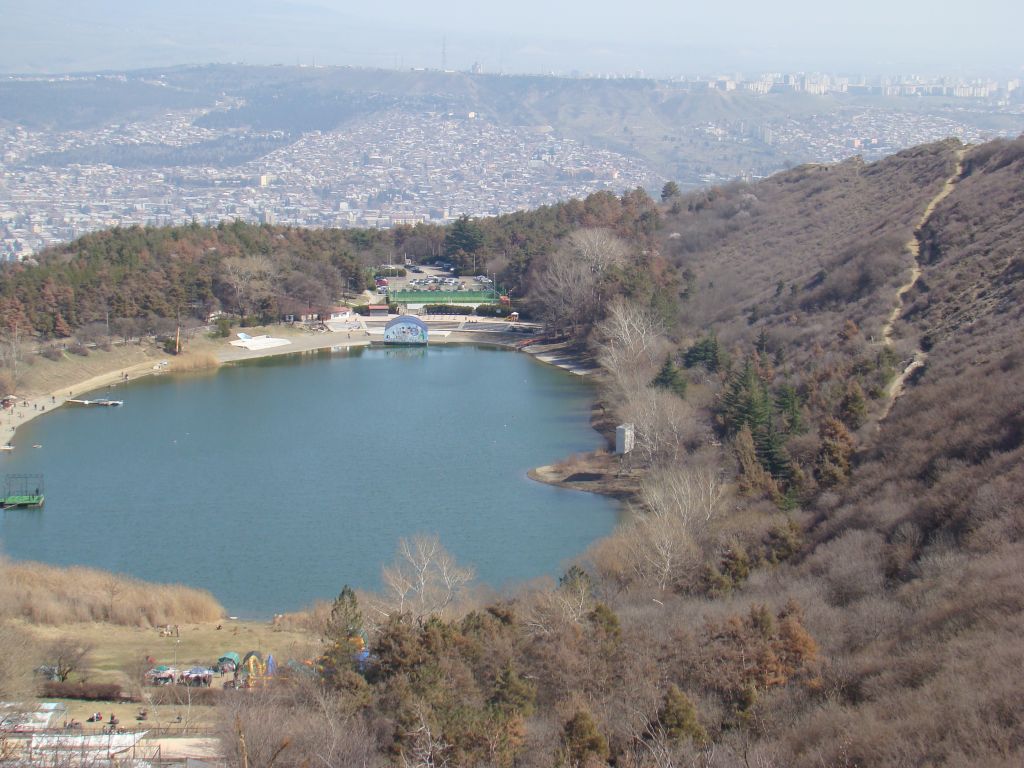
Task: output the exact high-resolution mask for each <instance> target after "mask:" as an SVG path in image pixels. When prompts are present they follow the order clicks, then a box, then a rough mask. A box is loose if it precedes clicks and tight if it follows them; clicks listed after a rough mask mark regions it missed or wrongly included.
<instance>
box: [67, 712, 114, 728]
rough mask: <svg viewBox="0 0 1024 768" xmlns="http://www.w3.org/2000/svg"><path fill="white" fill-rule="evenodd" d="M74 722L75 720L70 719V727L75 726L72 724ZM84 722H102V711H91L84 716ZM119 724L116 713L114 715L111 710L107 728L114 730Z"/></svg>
mask: <svg viewBox="0 0 1024 768" xmlns="http://www.w3.org/2000/svg"><path fill="white" fill-rule="evenodd" d="M74 722H75V721H74V720H72V721H71V723H72V725H71V727H72V728H74V727H76V726H75V725H74ZM86 722H89V723H102V722H103V713H102V712H93V713H92V714H91V715H89V717H87V718H86ZM120 724H121V721H120V720H118V718H117V715H115V714H114V713H113V712H111V713H110V720H108V721H107V728H108V729H109V730H111V731H115V730H117V726H119V725H120Z"/></svg>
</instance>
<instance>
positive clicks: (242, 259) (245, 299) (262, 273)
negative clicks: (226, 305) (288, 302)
mask: <svg viewBox="0 0 1024 768" xmlns="http://www.w3.org/2000/svg"><path fill="white" fill-rule="evenodd" d="M223 267H224V279H225V281H226V282H227V283H228V285H230V286H231V289H232V290H233V291H234V293H235V303H236V304H237V305H238V312H239V314H241V315H245V314H248V313H249V312H250V311H251V310H252V308H253V307H254V305H255V304H256V303H257V302H259V301H260V299H263V298H265V297H267V296H269V295H271V293H272V287H273V282H274V278H275V277H276V275H277V271H278V270H277V266H276V265H275V264H274V262H273V261H271V260H270V259H269V258H268V257H266V256H229V257H228V258H226V259H224V262H223Z"/></svg>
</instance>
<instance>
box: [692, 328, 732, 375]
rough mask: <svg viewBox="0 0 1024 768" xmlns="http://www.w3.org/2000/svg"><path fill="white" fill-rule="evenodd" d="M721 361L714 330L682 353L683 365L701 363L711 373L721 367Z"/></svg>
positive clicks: (720, 352) (719, 348) (721, 357)
mask: <svg viewBox="0 0 1024 768" xmlns="http://www.w3.org/2000/svg"><path fill="white" fill-rule="evenodd" d="M722 363H723V356H722V350H721V347H720V346H719V344H718V337H717V336H715V332H714V331H710V332H709V333H708V335H707V336H705V337H704V338H703V339H701V340H700V341H698V342H696V343H694V344H693V345H692V346H691V347H690V348H689V349H687V350H686V352H685V353H684V355H683V365H684V366H686V367H687V368H693V367H694V366H696V365H703V366H704V367H705V368H706V369H707V370H708V371H709V372H711V373H716V372H717V371H718V370H719V369H720V368H721V367H722Z"/></svg>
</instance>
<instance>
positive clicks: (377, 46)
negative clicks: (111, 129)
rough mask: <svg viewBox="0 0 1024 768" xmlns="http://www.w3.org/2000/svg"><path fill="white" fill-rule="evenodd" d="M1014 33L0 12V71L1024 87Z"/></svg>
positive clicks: (882, 11) (706, 8)
mask: <svg viewBox="0 0 1024 768" xmlns="http://www.w3.org/2000/svg"><path fill="white" fill-rule="evenodd" d="M954 8H955V10H954ZM1022 30H1024V2H1020V1H1019V0H1018V1H1017V2H1010V1H1009V0H974V1H973V2H970V3H959V4H957V5H956V6H953V5H952V4H951V3H949V0H930V1H925V0H856V1H855V2H852V1H851V2H845V3H831V4H827V3H822V2H811V0H775V1H774V2H764V1H762V2H751V1H750V0H739V1H738V2H708V0H702V1H701V2H693V0H614V2H612V1H608V0H514V2H507V3H500V4H499V3H492V2H487V0H388V1H387V2H383V3H372V2H358V3H357V2H348V1H345V2H342V1H340V0H87V1H86V0H81V1H80V0H32V1H31V2H25V1H24V0H0V70H2V71H8V72H33V71H35V72H41V71H67V70H90V69H101V68H111V69H120V68H134V67H141V66H163V65H170V64H185V63H193V64H196V63H209V62H227V61H245V62H248V63H253V64H295V63H304V64H309V63H313V62H314V61H315V62H316V63H318V64H340V65H344V64H350V65H355V66H379V67H403V68H408V67H431V68H438V67H440V66H441V64H442V42H444V52H445V58H444V61H445V63H446V64H447V66H448V67H449V68H452V69H468V68H469V67H470V66H471V65H472V64H474V63H479V64H480V65H481V66H482V67H483V69H484V70H485V71H488V72H499V71H500V72H527V73H537V72H548V71H555V72H559V73H569V72H571V71H573V70H577V71H580V72H590V73H611V72H615V73H632V72H636V71H638V70H643V71H645V72H646V73H647V74H650V75H659V76H664V75H678V74H696V73H711V72H731V71H743V72H747V73H754V72H758V71H775V70H794V69H803V70H826V71H840V70H842V71H850V72H865V73H872V74H883V73H906V72H934V73H946V72H948V73H965V74H972V73H977V74H982V73H993V74H997V73H1003V74H1008V73H1018V74H1019V73H1022V71H1024V69H1022V68H1024V42H1022V40H1021V31H1022Z"/></svg>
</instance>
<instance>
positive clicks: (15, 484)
mask: <svg viewBox="0 0 1024 768" xmlns="http://www.w3.org/2000/svg"><path fill="white" fill-rule="evenodd" d="M45 502H46V496H44V495H43V476H42V475H7V476H6V477H5V478H4V491H3V496H0V509H39V508H41V507H42V506H43V504H44V503H45Z"/></svg>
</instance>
